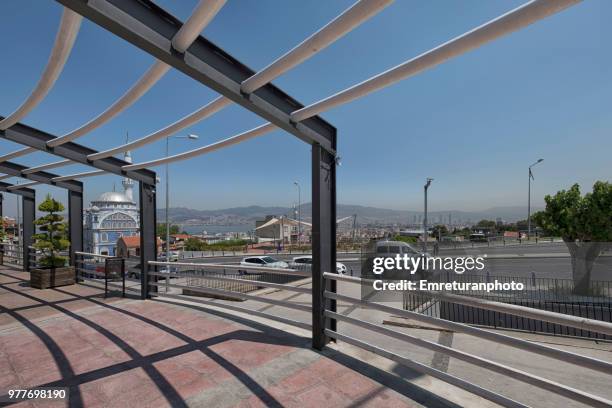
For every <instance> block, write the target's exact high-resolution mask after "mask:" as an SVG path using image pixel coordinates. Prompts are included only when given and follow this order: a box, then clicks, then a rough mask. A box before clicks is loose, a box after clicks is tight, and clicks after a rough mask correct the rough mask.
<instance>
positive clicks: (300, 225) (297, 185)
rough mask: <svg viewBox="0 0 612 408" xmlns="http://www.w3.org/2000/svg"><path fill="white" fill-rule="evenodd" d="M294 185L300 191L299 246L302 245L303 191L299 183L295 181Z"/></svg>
mask: <svg viewBox="0 0 612 408" xmlns="http://www.w3.org/2000/svg"><path fill="white" fill-rule="evenodd" d="M293 184H295V186H296V187H297V191H298V245H300V244H301V241H302V189H301V188H300V183H298V182H297V181H294V182H293Z"/></svg>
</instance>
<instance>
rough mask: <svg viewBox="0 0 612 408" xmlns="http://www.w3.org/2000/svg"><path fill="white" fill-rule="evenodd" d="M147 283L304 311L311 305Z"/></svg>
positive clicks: (224, 291)
mask: <svg viewBox="0 0 612 408" xmlns="http://www.w3.org/2000/svg"><path fill="white" fill-rule="evenodd" d="M149 285H150V286H156V287H157V286H165V287H169V288H177V289H188V290H190V291H193V292H200V293H205V294H213V295H219V296H227V297H234V298H240V299H243V300H254V301H256V302H262V303H269V304H271V305H276V306H282V307H288V308H290V309H296V310H301V311H304V312H311V311H312V307H310V306H306V305H300V304H297V303H291V302H287V301H285V300H277V299H269V298H264V297H262V296H254V295H247V294H246V293H239V292H233V291H231V290H223V289H213V288H201V287H197V286H185V285H176V284H174V283H159V282H149Z"/></svg>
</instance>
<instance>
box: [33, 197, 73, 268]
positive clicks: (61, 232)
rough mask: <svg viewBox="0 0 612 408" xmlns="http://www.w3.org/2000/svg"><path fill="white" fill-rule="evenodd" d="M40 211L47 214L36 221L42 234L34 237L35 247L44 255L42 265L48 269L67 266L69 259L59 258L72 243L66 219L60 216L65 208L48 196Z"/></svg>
mask: <svg viewBox="0 0 612 408" xmlns="http://www.w3.org/2000/svg"><path fill="white" fill-rule="evenodd" d="M38 210H39V211H41V212H44V213H47V215H43V216H42V217H40V218H39V219H37V220H36V221H34V224H35V225H37V226H38V229H39V231H40V233H38V234H35V235H34V237H33V238H34V239H35V240H36V242H35V243H34V245H33V246H34V248H36V249H38V250H40V251H41V252H42V253H43V255H44V256H43V257H42V258H41V260H40V264H41V265H42V266H43V267H46V268H58V267H62V266H64V265H65V264H66V260H67V258H66V257H65V256H59V255H58V253H59V252H60V251H63V250H66V249H68V247H69V246H70V241H68V239H67V238H66V231H67V228H66V223H64V217H62V216H61V215H59V214H58V213H61V212H62V211H64V206H63V204H62V203H60V202H59V201H56V200H54V199H53V198H51V195H49V194H47V197H46V198H45V201H43V202H42V203H40V205H39V206H38Z"/></svg>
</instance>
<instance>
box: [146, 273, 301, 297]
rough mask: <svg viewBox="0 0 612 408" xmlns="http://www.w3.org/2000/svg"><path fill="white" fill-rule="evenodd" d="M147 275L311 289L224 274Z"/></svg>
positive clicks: (280, 287) (299, 290)
mask: <svg viewBox="0 0 612 408" xmlns="http://www.w3.org/2000/svg"><path fill="white" fill-rule="evenodd" d="M149 275H151V276H160V277H168V278H197V279H207V280H216V281H223V282H237V283H246V284H248V285H253V286H264V287H268V288H274V289H281V290H288V291H292V292H299V293H306V294H310V293H312V290H311V289H309V288H300V287H296V286H289V285H284V284H282V283H272V282H263V281H257V280H248V279H240V278H228V277H225V276H202V275H196V274H182V273H174V272H149Z"/></svg>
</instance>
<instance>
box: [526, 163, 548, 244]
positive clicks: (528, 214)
mask: <svg viewBox="0 0 612 408" xmlns="http://www.w3.org/2000/svg"><path fill="white" fill-rule="evenodd" d="M543 161H544V159H538V161H537V162H535V163H533V164H532V165H531V166H529V187H527V241H529V240H530V239H531V180H533V173H532V172H531V168H532V167H533V166H535V165H536V164H538V163H542V162H543Z"/></svg>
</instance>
